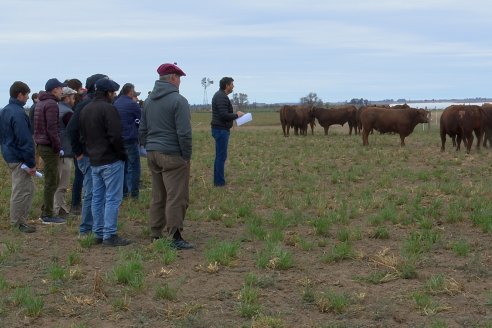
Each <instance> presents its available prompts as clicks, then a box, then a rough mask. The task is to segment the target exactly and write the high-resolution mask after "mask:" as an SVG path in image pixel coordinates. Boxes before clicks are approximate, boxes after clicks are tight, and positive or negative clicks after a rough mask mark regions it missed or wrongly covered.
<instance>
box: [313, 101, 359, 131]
mask: <svg viewBox="0 0 492 328" xmlns="http://www.w3.org/2000/svg"><path fill="white" fill-rule="evenodd" d="M312 113H313V116H314V117H315V118H317V119H318V123H319V125H321V126H322V127H323V128H324V130H325V135H328V129H329V128H330V125H334V124H340V125H341V126H343V125H344V124H345V123H348V125H349V135H352V129H354V133H355V131H356V129H357V120H356V113H357V109H356V108H355V106H352V105H350V106H342V107H335V108H328V109H327V108H322V107H313V109H312Z"/></svg>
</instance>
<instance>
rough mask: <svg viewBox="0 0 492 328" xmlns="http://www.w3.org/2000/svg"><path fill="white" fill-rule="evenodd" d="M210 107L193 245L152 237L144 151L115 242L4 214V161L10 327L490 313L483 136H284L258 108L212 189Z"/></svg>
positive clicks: (437, 319) (491, 320) (197, 134)
mask: <svg viewBox="0 0 492 328" xmlns="http://www.w3.org/2000/svg"><path fill="white" fill-rule="evenodd" d="M210 115H211V114H210V113H194V114H193V116H192V123H193V128H194V132H193V147H194V148H193V159H192V172H191V190H190V192H191V203H190V208H189V209H188V213H187V220H186V222H185V230H184V237H185V238H186V239H187V240H189V241H190V242H193V243H194V244H196V248H195V249H194V250H191V251H181V252H175V251H174V250H172V249H170V248H169V247H168V245H167V244H166V242H165V241H159V242H157V243H153V244H151V243H150V240H149V229H148V227H147V217H148V214H147V210H148V204H149V197H150V180H149V177H148V171H147V164H146V160H145V159H142V164H143V166H142V167H143V169H144V172H143V179H142V180H143V185H142V191H141V199H140V200H139V201H138V202H135V201H132V200H125V201H124V202H123V204H122V206H121V210H120V216H119V217H120V220H119V228H120V233H121V234H122V235H124V236H125V237H128V238H130V239H132V240H134V244H132V245H131V246H128V247H123V248H119V249H113V248H111V249H108V248H103V247H101V246H98V245H93V244H92V240H90V239H86V240H78V239H77V235H78V224H79V218H74V219H73V220H71V221H70V222H69V223H68V224H67V225H64V226H56V227H46V226H42V225H36V226H37V228H38V231H37V232H36V233H35V234H31V235H25V234H21V233H20V232H17V231H12V230H10V229H9V224H8V213H9V209H8V201H9V195H10V178H9V172H8V169H7V167H6V165H5V163H3V162H2V163H1V164H0V172H1V174H2V176H3V177H4V179H2V181H0V202H1V203H2V204H4V205H3V206H2V207H0V216H1V224H0V225H1V226H0V236H1V239H0V327H24V326H36V327H436V328H437V327H477V328H478V327H492V314H491V313H492V312H491V311H492V282H491V281H492V280H491V278H492V277H491V274H492V271H491V270H492V246H491V245H492V235H491V232H492V202H491V199H492V183H491V182H492V179H491V173H492V167H491V163H492V152H491V151H490V150H489V149H485V150H482V151H480V152H477V151H476V150H475V149H472V152H471V154H470V155H466V154H465V153H464V152H463V151H461V152H456V151H454V150H453V149H450V147H449V144H450V141H449V140H448V148H447V149H446V151H445V152H443V153H441V152H440V138H439V133H438V128H437V127H436V126H435V125H434V124H431V127H430V130H428V126H426V128H425V130H423V128H422V126H417V128H416V129H415V131H414V133H413V134H411V135H410V136H409V137H408V138H407V139H406V145H407V146H406V147H404V148H400V146H399V143H400V141H399V137H398V136H396V135H379V134H374V135H370V136H369V146H368V147H362V140H361V137H360V136H348V127H347V126H345V127H336V128H330V133H329V135H328V136H324V135H323V131H322V129H321V128H320V127H317V129H316V130H315V135H314V136H313V135H311V134H309V135H308V136H305V137H301V136H290V137H288V138H285V137H283V135H282V130H281V127H280V124H279V119H278V113H275V112H263V113H262V112H256V113H254V114H253V122H251V123H248V124H247V125H245V126H242V127H235V128H234V129H233V130H232V131H231V139H230V144H229V159H228V162H227V163H226V180H227V183H228V186H227V187H226V188H220V189H216V188H214V187H212V172H213V160H214V144H213V139H212V137H211V135H210V127H209V122H210ZM36 185H37V191H36V198H35V202H34V205H33V210H32V213H31V216H32V218H36V217H37V216H38V215H39V213H40V203H41V192H42V188H43V186H42V180H39V179H36Z"/></svg>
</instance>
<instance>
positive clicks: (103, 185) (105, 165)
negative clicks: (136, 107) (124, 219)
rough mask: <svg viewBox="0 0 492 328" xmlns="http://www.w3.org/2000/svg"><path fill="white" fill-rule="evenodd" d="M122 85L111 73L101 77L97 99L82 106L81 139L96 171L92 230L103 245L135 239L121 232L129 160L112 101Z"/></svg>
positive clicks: (93, 181)
mask: <svg viewBox="0 0 492 328" xmlns="http://www.w3.org/2000/svg"><path fill="white" fill-rule="evenodd" d="M119 88H120V86H119V85H118V83H116V82H114V81H112V80H111V79H109V78H108V77H104V78H102V79H99V80H97V82H96V94H95V97H94V100H92V101H91V102H90V103H89V104H87V105H86V106H85V107H84V108H83V109H82V111H81V112H80V120H79V124H80V140H81V142H82V143H83V144H84V146H85V149H86V152H87V154H88V155H89V161H90V163H91V171H92V217H93V219H94V225H93V229H92V231H93V232H94V234H95V236H96V240H98V241H99V242H101V241H102V244H103V246H125V245H128V244H130V243H131V241H129V240H127V239H124V238H122V237H120V236H118V234H117V225H118V210H119V207H120V204H121V200H122V198H123V176H124V165H125V163H124V161H125V160H126V154H125V148H124V147H123V139H122V138H121V123H120V118H119V115H118V111H117V110H116V108H114V106H113V105H111V102H112V101H113V98H114V93H115V91H117V90H118V89H119Z"/></svg>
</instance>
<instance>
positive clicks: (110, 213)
mask: <svg viewBox="0 0 492 328" xmlns="http://www.w3.org/2000/svg"><path fill="white" fill-rule="evenodd" d="M91 169H92V217H93V218H94V227H93V228H92V231H94V234H95V235H96V238H102V239H109V238H111V236H113V235H115V234H116V230H117V225H118V210H119V208H120V204H121V200H122V198H123V178H124V174H125V172H124V169H125V163H124V162H123V161H116V162H114V163H111V164H106V165H100V166H92V167H91Z"/></svg>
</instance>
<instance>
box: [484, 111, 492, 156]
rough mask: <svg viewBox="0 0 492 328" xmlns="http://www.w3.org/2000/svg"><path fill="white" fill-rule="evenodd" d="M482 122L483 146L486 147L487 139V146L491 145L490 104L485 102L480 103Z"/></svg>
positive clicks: (491, 119)
mask: <svg viewBox="0 0 492 328" xmlns="http://www.w3.org/2000/svg"><path fill="white" fill-rule="evenodd" d="M482 111H483V112H482V114H483V117H482V122H483V132H484V136H483V146H484V147H487V141H488V142H489V146H492V104H489V103H486V104H483V105H482Z"/></svg>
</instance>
